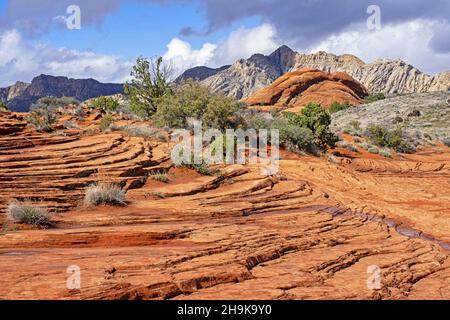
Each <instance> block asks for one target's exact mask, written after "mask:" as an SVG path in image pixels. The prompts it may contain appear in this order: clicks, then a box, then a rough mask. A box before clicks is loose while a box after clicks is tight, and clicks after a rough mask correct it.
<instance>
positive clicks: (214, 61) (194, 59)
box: [163, 24, 279, 74]
mask: <svg viewBox="0 0 450 320" xmlns="http://www.w3.org/2000/svg"><path fill="white" fill-rule="evenodd" d="M278 46H279V43H277V41H276V31H275V29H274V28H273V27H272V26H271V25H269V24H263V25H260V26H257V27H254V28H240V29H237V30H235V31H233V32H231V33H230V35H229V36H228V37H227V38H226V39H224V40H222V41H219V42H218V43H216V44H212V43H205V44H204V45H203V46H202V47H201V48H200V49H198V50H195V49H193V48H192V46H191V45H190V44H189V43H188V42H186V41H183V40H181V39H179V38H174V39H172V40H171V41H170V43H169V44H168V45H167V51H166V53H165V54H164V56H163V58H164V59H166V60H170V61H171V62H172V66H173V67H174V70H175V71H176V73H177V74H180V73H181V72H183V71H184V70H186V69H188V68H191V67H194V66H203V65H205V66H209V67H219V66H223V65H226V64H232V63H234V62H235V61H236V60H238V59H243V58H248V57H250V56H251V55H252V54H254V53H262V54H269V53H271V52H272V51H274V50H275V49H276V48H277V47H278Z"/></svg>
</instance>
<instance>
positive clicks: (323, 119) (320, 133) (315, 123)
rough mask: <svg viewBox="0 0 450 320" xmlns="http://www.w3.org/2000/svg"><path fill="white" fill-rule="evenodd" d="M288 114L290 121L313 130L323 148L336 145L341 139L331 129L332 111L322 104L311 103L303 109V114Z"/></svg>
mask: <svg viewBox="0 0 450 320" xmlns="http://www.w3.org/2000/svg"><path fill="white" fill-rule="evenodd" d="M286 116H287V118H288V120H289V123H291V124H294V125H297V126H299V127H305V128H308V129H309V130H311V131H312V134H313V136H314V139H315V144H316V145H317V146H318V147H320V148H321V149H323V150H325V149H326V148H327V147H328V146H329V147H334V146H335V144H336V142H337V141H338V140H339V139H338V137H337V136H336V135H335V134H334V133H332V132H331V131H330V124H331V117H330V113H329V112H328V111H327V110H325V109H324V108H322V106H321V105H320V104H316V103H309V104H308V105H306V106H305V108H304V109H303V110H302V112H301V114H294V113H287V114H286Z"/></svg>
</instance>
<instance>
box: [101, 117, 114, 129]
mask: <svg viewBox="0 0 450 320" xmlns="http://www.w3.org/2000/svg"><path fill="white" fill-rule="evenodd" d="M113 123H114V117H113V116H112V115H110V114H106V115H104V116H103V117H102V120H100V130H101V131H103V132H105V131H107V130H108V129H109V128H110V127H111V125H112V124H113Z"/></svg>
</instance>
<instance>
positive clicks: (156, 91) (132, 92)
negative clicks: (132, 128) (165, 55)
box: [124, 57, 172, 117]
mask: <svg viewBox="0 0 450 320" xmlns="http://www.w3.org/2000/svg"><path fill="white" fill-rule="evenodd" d="M171 74H172V70H171V68H170V66H169V65H167V64H165V63H164V62H163V59H162V58H161V57H160V58H158V59H156V60H148V59H146V58H143V57H139V58H138V59H137V61H136V64H135V65H134V66H133V70H132V71H131V76H132V80H131V81H129V82H127V84H126V85H125V88H124V91H125V94H127V95H128V96H129V98H130V107H131V109H132V110H133V111H134V112H135V113H137V114H139V115H141V116H144V117H151V116H153V115H154V114H155V113H156V111H157V109H158V104H159V100H160V99H161V98H162V97H163V96H166V95H171V93H172V89H171V84H170V80H171V79H170V77H171Z"/></svg>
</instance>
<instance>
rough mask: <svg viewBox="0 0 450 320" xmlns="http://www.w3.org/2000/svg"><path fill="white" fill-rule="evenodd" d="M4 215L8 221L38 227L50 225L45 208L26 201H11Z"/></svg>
mask: <svg viewBox="0 0 450 320" xmlns="http://www.w3.org/2000/svg"><path fill="white" fill-rule="evenodd" d="M6 217H7V219H8V220H10V221H13V222H18V223H24V224H29V225H32V226H35V227H38V228H46V227H48V226H49V225H50V215H49V214H48V212H47V210H46V209H44V208H40V207H38V206H36V205H35V204H33V203H32V202H27V201H25V202H23V201H13V202H11V203H10V204H9V205H8V208H7V209H6Z"/></svg>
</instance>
